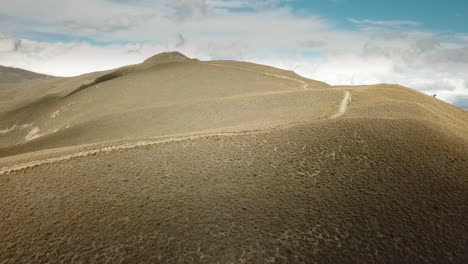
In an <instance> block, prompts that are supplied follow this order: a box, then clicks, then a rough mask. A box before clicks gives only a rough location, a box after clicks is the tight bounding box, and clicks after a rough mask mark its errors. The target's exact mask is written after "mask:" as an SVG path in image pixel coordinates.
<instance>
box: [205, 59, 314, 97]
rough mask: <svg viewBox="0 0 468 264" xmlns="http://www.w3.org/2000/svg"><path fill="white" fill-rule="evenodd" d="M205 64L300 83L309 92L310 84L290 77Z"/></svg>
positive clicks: (210, 64)
mask: <svg viewBox="0 0 468 264" xmlns="http://www.w3.org/2000/svg"><path fill="white" fill-rule="evenodd" d="M203 64H205V65H209V66H214V67H224V68H230V69H235V70H239V71H246V72H252V73H256V74H260V75H265V76H269V77H273V78H277V79H282V80H288V81H295V82H299V83H301V84H302V89H304V90H308V88H309V84H308V83H306V82H304V81H302V80H299V79H296V78H292V77H288V76H284V75H279V74H274V73H268V72H257V71H252V70H249V69H245V68H240V67H235V66H230V65H222V64H216V63H203Z"/></svg>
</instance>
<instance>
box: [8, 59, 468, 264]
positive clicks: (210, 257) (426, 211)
mask: <svg viewBox="0 0 468 264" xmlns="http://www.w3.org/2000/svg"><path fill="white" fill-rule="evenodd" d="M15 87H16V88H17V90H14V89H13V87H12V86H11V87H9V90H8V91H7V93H8V94H11V95H13V94H14V93H15V92H17V93H18V94H21V96H19V97H15V98H14V99H12V100H10V101H6V102H7V105H6V106H5V105H3V106H0V107H2V108H1V109H2V110H1V111H2V113H3V114H1V118H0V124H1V126H0V128H2V129H4V128H8V129H7V130H5V129H4V130H0V132H1V133H2V134H1V135H0V144H2V145H1V146H3V148H2V149H1V150H0V155H2V156H3V157H2V158H1V159H0V193H1V194H2V199H0V211H1V212H2V214H1V221H0V231H1V234H2V237H1V239H0V262H2V263H3V262H5V263H21V262H25V263H28V262H34V263H50V262H64V263H69V262H73V261H77V262H92V263H106V262H107V263H109V262H110V263H119V262H126V261H127V262H135V261H137V262H141V263H256V262H258V263H266V262H276V263H313V262H318V263H349V262H351V263H388V262H390V263H465V262H466V259H468V255H467V252H466V244H467V236H466V234H468V226H467V225H466V215H467V211H466V209H467V207H466V198H467V190H468V177H467V175H468V114H467V113H466V112H464V111H462V110H461V109H459V108H456V107H454V106H451V105H449V104H446V103H444V102H441V101H440V100H437V99H434V98H431V97H429V96H426V95H423V94H421V93H419V92H416V91H413V90H411V89H408V88H405V87H402V86H398V85H387V84H381V85H372V86H329V85H326V84H323V83H320V82H316V81H313V80H308V79H305V78H303V77H300V76H297V75H295V74H294V73H292V72H288V71H282V70H279V69H274V68H270V67H267V66H262V65H254V64H249V63H242V62H229V61H228V62H225V61H216V62H200V61H198V60H193V59H188V58H186V57H185V56H183V55H181V54H178V53H169V54H160V55H157V56H155V57H152V58H150V59H149V60H147V61H145V62H144V63H142V64H138V65H130V66H126V67H122V68H120V69H116V70H112V71H108V72H101V73H93V74H89V75H83V76H79V77H74V78H64V79H58V80H53V81H50V80H49V81H47V82H36V83H35V84H34V85H32V84H31V86H15ZM33 88H35V89H37V90H34V89H33ZM28 89H30V90H31V94H30V95H28V92H27V91H28ZM350 96H351V97H350ZM349 98H351V101H348V100H347V99H349ZM0 105H1V104H0ZM11 127H13V128H11ZM35 129H36V130H35ZM31 131H33V132H34V131H35V133H32V132H31ZM89 143H96V144H89ZM81 144H87V145H81ZM51 148H54V149H51ZM39 150H40V151H39ZM14 154H21V155H14Z"/></svg>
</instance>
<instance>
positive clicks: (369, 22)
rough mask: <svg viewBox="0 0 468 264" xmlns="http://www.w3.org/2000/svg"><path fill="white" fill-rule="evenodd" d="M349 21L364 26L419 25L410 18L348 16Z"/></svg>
mask: <svg viewBox="0 0 468 264" xmlns="http://www.w3.org/2000/svg"><path fill="white" fill-rule="evenodd" d="M349 21H350V22H352V23H354V24H357V25H360V26H364V27H408V26H409V27H417V26H420V25H421V23H420V22H417V21H410V20H369V19H362V20H359V19H354V18H350V19H349Z"/></svg>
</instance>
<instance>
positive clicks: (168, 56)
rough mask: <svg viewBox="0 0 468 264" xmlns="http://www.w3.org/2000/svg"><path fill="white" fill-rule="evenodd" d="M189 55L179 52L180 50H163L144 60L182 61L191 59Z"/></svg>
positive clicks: (155, 61)
mask: <svg viewBox="0 0 468 264" xmlns="http://www.w3.org/2000/svg"><path fill="white" fill-rule="evenodd" d="M189 59H190V58H188V57H187V56H185V55H184V54H182V53H180V52H178V51H171V52H163V53H159V54H156V55H154V56H152V57H150V58H148V59H146V60H145V61H144V63H158V64H160V63H170V62H181V61H186V60H189Z"/></svg>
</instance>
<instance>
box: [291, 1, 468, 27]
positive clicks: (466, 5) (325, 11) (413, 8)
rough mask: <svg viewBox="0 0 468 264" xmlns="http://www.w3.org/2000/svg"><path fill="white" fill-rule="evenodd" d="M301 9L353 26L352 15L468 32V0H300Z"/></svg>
mask: <svg viewBox="0 0 468 264" xmlns="http://www.w3.org/2000/svg"><path fill="white" fill-rule="evenodd" d="M292 5H293V6H294V7H295V8H297V9H304V10H307V11H309V12H313V13H317V14H320V15H322V16H324V17H327V18H329V19H331V20H333V21H336V23H338V24H340V25H343V26H346V25H348V26H349V21H348V19H349V18H355V19H368V20H375V21H383V20H406V21H416V22H419V23H421V24H422V26H423V27H424V28H426V29H430V30H436V31H452V32H466V31H467V30H468V1H466V0H328V1H313V0H312V1H310V0H298V1H294V2H293V3H292Z"/></svg>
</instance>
